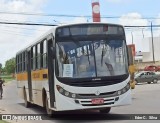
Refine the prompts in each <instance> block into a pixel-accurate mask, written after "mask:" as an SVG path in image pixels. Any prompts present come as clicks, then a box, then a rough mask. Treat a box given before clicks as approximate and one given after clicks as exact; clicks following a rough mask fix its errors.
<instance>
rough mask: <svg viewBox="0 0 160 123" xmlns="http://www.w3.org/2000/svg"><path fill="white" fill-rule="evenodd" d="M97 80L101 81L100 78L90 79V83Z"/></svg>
mask: <svg viewBox="0 0 160 123" xmlns="http://www.w3.org/2000/svg"><path fill="white" fill-rule="evenodd" d="M98 80H101V78H95V79H92V81H98Z"/></svg>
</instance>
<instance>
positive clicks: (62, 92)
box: [56, 85, 77, 98]
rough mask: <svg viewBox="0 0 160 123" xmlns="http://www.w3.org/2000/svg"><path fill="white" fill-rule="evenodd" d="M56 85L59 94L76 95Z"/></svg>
mask: <svg viewBox="0 0 160 123" xmlns="http://www.w3.org/2000/svg"><path fill="white" fill-rule="evenodd" d="M56 87H57V90H58V92H59V93H60V94H62V95H63V96H66V97H70V98H76V97H77V95H76V94H74V93H71V92H68V91H66V90H65V89H63V88H62V87H61V86H59V85H56Z"/></svg>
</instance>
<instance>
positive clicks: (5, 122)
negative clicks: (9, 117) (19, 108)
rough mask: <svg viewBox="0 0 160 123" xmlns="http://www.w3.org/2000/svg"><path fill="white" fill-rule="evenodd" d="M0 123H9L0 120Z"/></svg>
mask: <svg viewBox="0 0 160 123" xmlns="http://www.w3.org/2000/svg"><path fill="white" fill-rule="evenodd" d="M0 123H9V122H7V121H4V120H0Z"/></svg>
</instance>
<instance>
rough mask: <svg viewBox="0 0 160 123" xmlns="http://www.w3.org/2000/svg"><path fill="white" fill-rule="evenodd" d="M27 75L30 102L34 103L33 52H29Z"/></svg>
mask: <svg viewBox="0 0 160 123" xmlns="http://www.w3.org/2000/svg"><path fill="white" fill-rule="evenodd" d="M27 75H28V92H29V101H32V80H31V50H28V51H27Z"/></svg>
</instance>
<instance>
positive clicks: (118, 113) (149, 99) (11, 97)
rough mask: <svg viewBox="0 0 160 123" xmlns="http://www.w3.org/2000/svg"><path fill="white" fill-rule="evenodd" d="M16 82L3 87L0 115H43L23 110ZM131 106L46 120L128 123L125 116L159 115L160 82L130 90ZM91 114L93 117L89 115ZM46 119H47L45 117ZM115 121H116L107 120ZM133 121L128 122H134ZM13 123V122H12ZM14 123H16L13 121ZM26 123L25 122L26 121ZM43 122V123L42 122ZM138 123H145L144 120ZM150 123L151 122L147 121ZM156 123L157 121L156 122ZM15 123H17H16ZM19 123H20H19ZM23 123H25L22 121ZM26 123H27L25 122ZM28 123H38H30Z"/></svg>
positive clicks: (40, 110) (38, 110) (56, 122)
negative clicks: (104, 112) (105, 111)
mask: <svg viewBox="0 0 160 123" xmlns="http://www.w3.org/2000/svg"><path fill="white" fill-rule="evenodd" d="M17 95H18V94H17V89H16V82H15V81H13V82H10V83H7V84H6V86H5V87H4V98H3V99H2V100H0V114H8V113H9V114H10V113H11V114H44V113H45V110H44V109H43V108H41V107H39V106H34V107H32V108H28V109H27V108H25V107H24V104H23V100H21V99H19V98H18V96H17ZM132 98H133V103H132V105H128V106H122V107H114V108H112V110H111V113H110V114H108V115H107V114H99V113H98V112H96V111H92V112H80V113H79V112H69V113H68V112H65V113H66V114H67V115H66V114H65V115H64V114H61V115H56V117H55V118H52V119H51V120H47V121H45V122H47V123H71V122H74V123H75V122H83V123H88V122H95V123H106V122H110V121H112V122H122V123H128V121H127V120H120V119H121V118H122V119H124V118H126V117H127V116H126V115H125V114H159V115H160V82H159V83H158V84H139V85H136V89H134V90H132ZM90 113H92V114H93V115H89V114H90ZM46 118H47V117H46ZM109 119H117V120H109ZM134 121H135V120H134ZM134 121H133V120H132V121H130V122H134ZM12 122H13V121H12ZM14 122H16V121H14ZM14 122H13V123H14ZM26 122H27V121H26ZM42 122H44V121H42ZM138 122H146V121H145V120H142V121H139V120H138ZM148 122H151V121H148ZM156 122H158V121H156ZM16 123H17V122H16ZM20 123H21V122H20ZM23 123H25V122H24V121H23ZM27 123H28V122H27ZM30 123H40V121H37V122H36V121H30Z"/></svg>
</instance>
